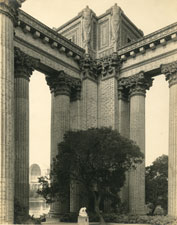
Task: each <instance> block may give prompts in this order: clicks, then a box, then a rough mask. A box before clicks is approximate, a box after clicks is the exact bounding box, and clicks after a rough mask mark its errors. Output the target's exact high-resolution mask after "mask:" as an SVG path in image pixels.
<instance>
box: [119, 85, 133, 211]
mask: <svg viewBox="0 0 177 225" xmlns="http://www.w3.org/2000/svg"><path fill="white" fill-rule="evenodd" d="M120 86H121V85H120ZM120 89H121V87H119V84H118V131H119V133H120V134H121V135H122V136H124V137H126V138H129V137H130V104H129V99H128V95H127V93H126V91H125V90H120ZM120 198H121V201H122V202H123V203H126V205H127V209H128V202H129V172H127V173H126V180H125V183H124V186H123V187H122V189H121V191H120Z"/></svg>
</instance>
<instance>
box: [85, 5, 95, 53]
mask: <svg viewBox="0 0 177 225" xmlns="http://www.w3.org/2000/svg"><path fill="white" fill-rule="evenodd" d="M92 16H93V13H92V11H91V10H90V9H89V7H88V6H87V7H86V8H85V9H84V10H83V12H82V19H83V48H85V50H86V53H88V48H89V44H90V38H91V20H92Z"/></svg>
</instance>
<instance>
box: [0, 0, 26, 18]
mask: <svg viewBox="0 0 177 225" xmlns="http://www.w3.org/2000/svg"><path fill="white" fill-rule="evenodd" d="M24 1H26V0H0V13H3V14H5V15H7V16H9V17H10V19H11V20H12V21H13V22H14V21H15V20H16V17H17V10H18V8H20V7H21V4H22V3H23V2H24Z"/></svg>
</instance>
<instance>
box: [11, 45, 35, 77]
mask: <svg viewBox="0 0 177 225" xmlns="http://www.w3.org/2000/svg"><path fill="white" fill-rule="evenodd" d="M14 57H15V58H14V64H15V77H16V78H19V77H21V78H24V79H27V80H29V79H30V76H31V75H32V72H33V71H34V68H35V67H36V66H37V64H38V63H39V60H38V59H35V58H33V57H31V56H28V55H27V54H25V53H24V52H22V51H21V50H20V49H19V48H16V47H15V51H14Z"/></svg>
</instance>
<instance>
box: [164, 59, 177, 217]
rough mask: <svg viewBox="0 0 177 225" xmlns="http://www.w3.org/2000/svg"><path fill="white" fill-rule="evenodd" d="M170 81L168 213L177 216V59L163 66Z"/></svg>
mask: <svg viewBox="0 0 177 225" xmlns="http://www.w3.org/2000/svg"><path fill="white" fill-rule="evenodd" d="M161 72H162V73H163V74H165V75H166V79H167V80H168V81H169V98H170V99H169V152H168V215H169V216H172V217H175V218H177V61H174V62H172V63H169V64H164V65H162V66H161Z"/></svg>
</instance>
